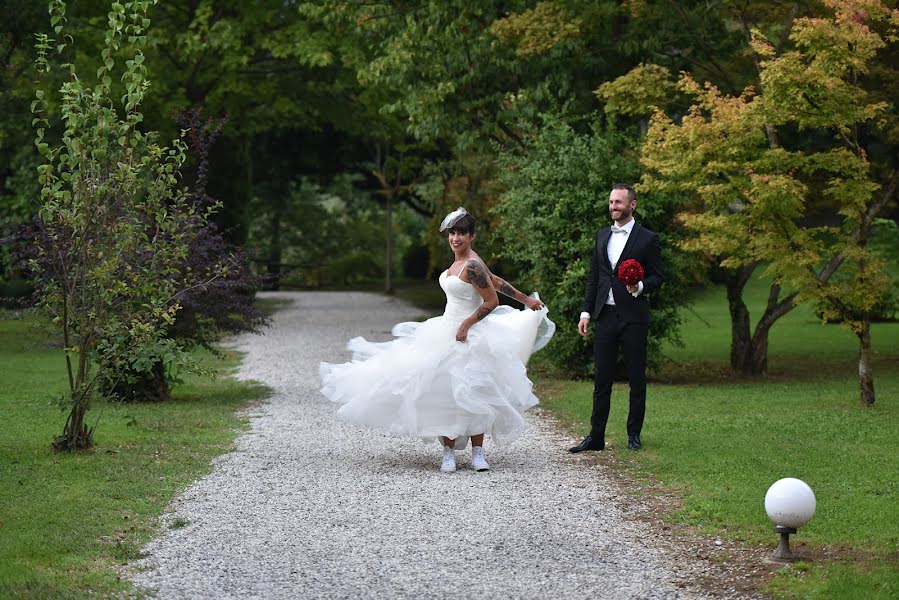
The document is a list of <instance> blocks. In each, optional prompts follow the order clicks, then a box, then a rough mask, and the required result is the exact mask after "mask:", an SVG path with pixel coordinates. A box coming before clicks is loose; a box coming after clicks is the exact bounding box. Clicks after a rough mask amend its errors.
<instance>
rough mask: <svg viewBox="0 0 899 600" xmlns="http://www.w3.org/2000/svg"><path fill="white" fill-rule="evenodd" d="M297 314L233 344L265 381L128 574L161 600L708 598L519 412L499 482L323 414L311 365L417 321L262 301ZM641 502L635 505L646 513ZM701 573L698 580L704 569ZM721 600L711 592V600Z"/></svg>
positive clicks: (310, 298) (396, 314) (341, 301)
mask: <svg viewBox="0 0 899 600" xmlns="http://www.w3.org/2000/svg"><path fill="white" fill-rule="evenodd" d="M264 296H265V297H269V298H283V299H287V300H290V301H291V303H290V304H289V305H288V306H286V307H285V308H283V309H282V310H280V311H279V312H278V313H277V314H276V315H275V317H274V325H273V327H271V328H270V329H268V330H266V332H265V335H264V336H249V335H248V336H242V337H240V338H238V340H237V341H236V344H235V346H236V347H237V348H238V349H240V350H242V351H244V352H246V353H247V356H246V359H245V361H244V363H243V365H242V368H241V371H240V377H241V378H245V379H255V380H258V381H261V382H264V383H265V384H267V385H269V386H271V388H272V389H273V395H272V396H271V398H270V399H269V400H268V401H266V402H265V403H263V404H261V405H259V406H258V407H256V408H255V409H254V410H252V411H251V412H250V413H249V416H250V418H251V428H250V430H249V431H248V432H247V433H246V434H244V435H242V436H240V438H239V439H238V441H237V450H236V451H235V452H233V453H231V454H227V455H225V456H222V457H220V458H219V459H217V460H216V461H215V463H214V468H213V470H212V473H211V474H210V475H209V476H207V477H205V478H203V479H202V480H200V481H197V482H195V483H194V484H193V485H192V486H191V487H190V488H189V489H187V490H186V491H185V492H184V493H183V494H182V495H181V496H180V497H179V498H178V499H177V500H176V502H175V504H174V506H173V510H172V512H171V513H170V514H169V515H167V517H166V518H167V519H168V520H169V522H170V521H171V520H172V519H175V518H178V519H184V520H186V521H187V526H185V527H182V528H177V529H169V528H166V529H165V530H164V531H163V532H162V533H161V537H159V538H157V539H156V540H154V541H153V542H151V543H150V544H149V545H148V546H147V547H146V548H145V551H146V552H147V558H145V559H142V560H140V561H137V563H135V564H132V565H131V566H130V567H129V569H128V576H129V577H130V578H131V579H132V580H133V581H134V582H135V583H136V584H137V586H138V587H139V588H142V589H145V590H147V591H148V592H150V593H151V594H154V593H155V595H156V596H157V597H159V598H216V599H222V598H329V599H331V598H350V597H361V598H420V597H425V596H438V597H439V596H446V597H450V598H478V599H480V598H544V597H546V598H552V599H554V600H555V599H560V600H561V599H567V598H596V599H604V600H609V599H617V598H622V599H623V598H628V599H635V598H665V599H669V598H678V599H687V598H691V599H692V598H705V597H707V596H705V595H704V594H703V592H702V591H701V590H699V589H696V588H692V587H691V586H688V585H686V582H688V581H693V580H695V578H697V577H701V576H702V572H700V571H703V570H704V569H707V566H706V567H701V566H699V567H698V566H696V565H695V564H690V565H685V564H679V563H678V562H677V560H676V559H675V558H674V557H676V556H678V555H679V551H678V549H676V548H674V547H673V546H671V545H670V543H669V541H668V540H667V539H666V538H663V537H660V536H659V535H658V534H656V533H654V528H652V527H651V526H650V525H649V524H648V523H647V522H645V521H641V520H638V519H633V518H631V517H628V516H627V514H625V513H626V511H623V510H622V509H621V508H620V500H621V499H620V498H618V499H617V502H618V504H616V498H615V497H614V496H615V494H616V492H614V490H615V489H616V486H615V485H614V483H613V482H612V481H611V480H610V478H609V475H608V474H607V472H606V470H605V468H604V467H602V466H601V465H598V464H596V463H595V461H593V460H591V459H590V458H589V457H582V456H572V455H569V454H568V453H567V452H565V451H564V449H565V448H567V447H568V446H569V445H570V444H571V443H572V442H573V441H574V440H572V439H569V438H567V437H564V436H562V435H561V434H559V433H558V431H557V430H556V429H555V428H554V427H553V426H552V425H551V424H549V423H548V422H546V421H544V420H542V419H540V418H538V417H536V416H533V415H532V416H531V417H530V423H531V430H530V431H528V432H527V433H526V434H525V435H524V436H522V437H521V438H520V439H519V440H518V441H516V442H515V443H514V444H512V445H510V446H507V447H503V448H500V447H495V446H493V445H492V444H491V443H490V440H489V439H488V441H487V446H486V450H487V458H488V460H489V461H490V464H491V467H492V470H491V471H489V472H487V473H476V472H474V471H472V470H470V469H469V468H468V463H469V459H470V452H468V451H460V452H457V460H458V461H459V467H460V470H459V471H457V472H456V473H452V474H442V473H440V472H439V471H438V466H439V459H440V449H439V447H438V446H437V445H436V444H434V445H427V444H424V443H422V442H420V441H418V440H406V439H396V438H389V437H387V436H385V435H382V434H380V433H378V432H373V431H368V430H361V429H359V428H356V427H352V426H349V425H345V424H343V423H341V422H339V421H336V420H335V419H334V412H335V410H336V406H335V405H332V404H331V403H329V402H327V401H326V400H325V399H324V398H323V397H322V396H321V395H320V394H319V393H318V364H319V361H322V360H324V361H327V362H342V361H344V360H346V359H347V353H346V352H345V350H344V345H345V343H346V341H347V340H348V339H349V338H351V337H353V336H355V335H363V336H365V337H367V338H369V339H382V340H383V339H389V338H390V335H389V330H390V327H391V326H392V324H393V323H396V322H398V321H403V320H409V319H410V318H415V317H416V316H419V313H418V311H417V310H416V309H414V308H411V307H410V306H408V305H406V304H403V303H401V302H399V301H396V300H393V299H388V298H385V297H382V296H378V295H373V294H362V293H325V292H321V293H288V292H273V293H267V294H265V295H264ZM639 498H640V497H639V496H636V497H634V500H633V502H640V499H639ZM697 569H698V571H697ZM715 597H720V596H719V594H715Z"/></svg>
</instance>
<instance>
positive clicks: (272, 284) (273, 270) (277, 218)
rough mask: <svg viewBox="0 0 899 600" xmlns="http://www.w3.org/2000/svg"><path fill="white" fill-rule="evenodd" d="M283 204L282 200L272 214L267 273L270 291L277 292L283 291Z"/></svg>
mask: <svg viewBox="0 0 899 600" xmlns="http://www.w3.org/2000/svg"><path fill="white" fill-rule="evenodd" d="M282 203H283V200H281V199H279V200H278V201H277V203H276V206H275V211H274V212H273V213H272V218H271V221H270V222H269V226H270V231H269V236H270V238H269V247H268V261H267V262H268V268H267V271H268V276H269V289H271V290H275V291H277V290H279V289H281V256H282V252H281V222H282V221H283V214H282V213H283V211H282Z"/></svg>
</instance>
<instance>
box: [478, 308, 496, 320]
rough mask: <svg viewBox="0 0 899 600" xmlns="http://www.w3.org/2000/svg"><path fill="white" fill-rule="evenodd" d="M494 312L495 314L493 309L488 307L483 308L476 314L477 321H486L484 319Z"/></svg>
mask: <svg viewBox="0 0 899 600" xmlns="http://www.w3.org/2000/svg"><path fill="white" fill-rule="evenodd" d="M492 312H493V309H492V308H487V307H486V306H481V307H479V308H478V310H477V311H476V312H475V313H474V316H475V319H477V320H478V321H481V320H483V319H484V317H486V316H487V315H489V314H490V313H492Z"/></svg>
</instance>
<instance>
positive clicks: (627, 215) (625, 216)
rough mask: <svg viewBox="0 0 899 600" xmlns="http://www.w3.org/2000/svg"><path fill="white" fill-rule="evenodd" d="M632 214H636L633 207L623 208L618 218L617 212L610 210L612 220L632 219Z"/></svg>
mask: <svg viewBox="0 0 899 600" xmlns="http://www.w3.org/2000/svg"><path fill="white" fill-rule="evenodd" d="M632 214H634V213H633V211H632V210H631V209H629V208H622V209H621V214H619V215H618V218H617V219H616V218H615V213H614V212H612V211H609V215H610V216H611V217H612V220H613V221H615V222H618V221H627V220H628V219H630V217H631V215H632Z"/></svg>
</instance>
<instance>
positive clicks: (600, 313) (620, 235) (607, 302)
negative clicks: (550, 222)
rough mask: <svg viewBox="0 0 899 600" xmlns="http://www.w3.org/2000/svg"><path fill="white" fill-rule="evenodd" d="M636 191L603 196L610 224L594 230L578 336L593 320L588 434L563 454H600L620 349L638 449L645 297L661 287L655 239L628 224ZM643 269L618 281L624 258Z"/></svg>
mask: <svg viewBox="0 0 899 600" xmlns="http://www.w3.org/2000/svg"><path fill="white" fill-rule="evenodd" d="M636 208H637V192H636V191H634V188H632V187H631V186H629V185H626V184H623V183H618V184H615V185H614V186H613V187H612V192H611V193H610V194H609V214H610V215H611V216H612V220H613V221H615V224H614V225H612V226H611V227H609V228H604V229H600V230H599V232H597V234H596V245H595V247H594V249H593V257H592V259H591V261H590V272H589V274H588V275H587V289H586V293H585V294H584V304H583V306H582V308H581V310H583V311H584V312H582V313H581V319H580V322H579V323H578V327H577V328H578V332H580V334H581V335H582V336H586V335H587V326H588V325H589V324H590V321H591V319H592V320H594V321H596V335H595V336H594V338H593V357H594V361H595V367H596V370H595V375H594V387H593V416H592V417H591V418H590V434H589V435H588V436H587V437H585V438H584V441H582V442H581V443H580V444H578V445H577V446H575V447H573V448H570V449H569V452H583V451H584V450H603V449H604V448H605V446H606V444H605V433H606V421H608V419H609V401H610V398H611V395H612V378H613V376H614V374H615V364H616V362H617V359H618V347H619V345H620V346H621V350H622V354H623V356H624V363H625V365H626V366H627V376H628V381H629V383H630V389H631V394H630V412H629V413H628V417H627V438H628V444H627V445H628V448H630V449H631V450H639V449H640V430H641V429H642V427H643V415H644V414H645V412H646V340H647V334H648V331H649V300H648V298H647V296H648V294H649V293H650V292H652V291H654V290H656V289H658V287H659V286H660V285H661V283H662V255H661V254H662V252H661V245H660V243H659V236H658V235H656V234H655V233H653V232H652V231H650V230H648V229H646V228H645V227H641V226H640V225H639V224H638V223H637V222H636V221H634V210H636ZM630 258H632V259H636V260H637V261H638V262H639V263H640V264H641V265H643V270H644V276H643V281H640V282H638V283H637V285H633V286H631V285H628V286H626V285H625V284H623V283H621V282H620V281H619V280H618V265H619V264H621V263H622V262H623V261H625V260H627V259H630Z"/></svg>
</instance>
